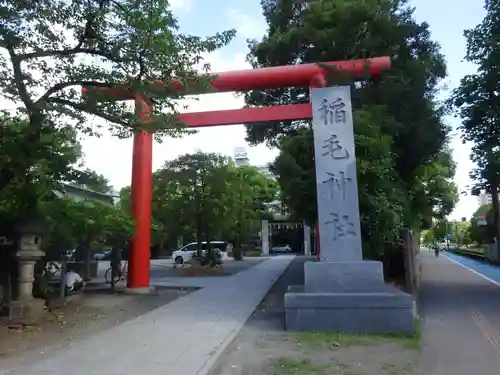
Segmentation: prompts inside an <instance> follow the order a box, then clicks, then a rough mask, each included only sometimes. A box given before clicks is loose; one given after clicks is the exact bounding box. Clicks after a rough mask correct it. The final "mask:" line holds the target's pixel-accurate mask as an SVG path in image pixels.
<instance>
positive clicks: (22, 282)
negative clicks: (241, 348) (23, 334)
mask: <svg viewBox="0 0 500 375" xmlns="http://www.w3.org/2000/svg"><path fill="white" fill-rule="evenodd" d="M14 231H15V234H16V240H17V241H16V243H17V249H18V250H17V253H16V255H17V258H18V261H19V279H18V293H17V298H16V300H15V301H13V306H11V307H12V308H13V309H14V310H17V313H16V314H14V315H16V316H17V317H18V318H36V317H37V316H39V315H40V314H41V313H42V312H43V310H44V303H45V301H44V300H41V299H35V298H33V282H34V281H35V277H34V276H35V275H34V274H35V264H36V262H37V261H38V260H39V259H40V258H42V257H43V256H44V255H45V252H43V251H42V250H41V244H42V234H43V232H44V230H43V227H42V225H41V224H40V222H39V221H38V220H36V219H34V218H30V219H26V220H21V221H20V222H18V224H17V225H16V226H15V227H14Z"/></svg>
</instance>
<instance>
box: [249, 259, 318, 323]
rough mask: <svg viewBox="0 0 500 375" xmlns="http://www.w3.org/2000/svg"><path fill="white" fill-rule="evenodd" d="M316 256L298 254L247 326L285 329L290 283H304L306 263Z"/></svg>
mask: <svg viewBox="0 0 500 375" xmlns="http://www.w3.org/2000/svg"><path fill="white" fill-rule="evenodd" d="M314 260H315V258H314V257H305V256H297V257H295V258H294V259H293V261H292V262H291V263H290V265H289V266H288V267H287V269H286V270H285V272H284V273H283V274H282V275H281V277H280V278H279V279H278V280H277V281H276V283H275V284H274V285H273V287H272V288H271V290H270V291H269V292H268V293H267V295H266V296H265V297H264V299H263V300H262V301H261V303H260V304H259V306H257V308H256V309H255V311H254V313H253V314H252V316H251V317H250V319H248V321H247V322H246V324H245V326H246V327H248V328H253V329H257V330H262V331H284V330H285V308H284V298H285V293H286V292H287V290H288V286H289V285H303V284H304V263H305V262H307V261H314Z"/></svg>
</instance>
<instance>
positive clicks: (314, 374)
mask: <svg viewBox="0 0 500 375" xmlns="http://www.w3.org/2000/svg"><path fill="white" fill-rule="evenodd" d="M329 368H330V366H328V365H319V364H316V363H312V362H311V361H310V360H309V359H292V358H278V359H276V360H273V361H272V362H271V364H270V365H269V367H268V371H267V373H268V374H269V375H291V374H293V375H323V374H325V373H327V372H328V369H329Z"/></svg>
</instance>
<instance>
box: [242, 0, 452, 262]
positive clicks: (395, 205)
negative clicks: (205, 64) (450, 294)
mask: <svg viewBox="0 0 500 375" xmlns="http://www.w3.org/2000/svg"><path fill="white" fill-rule="evenodd" d="M261 4H262V9H263V14H264V17H265V18H266V21H267V23H268V26H269V30H268V33H267V34H266V35H265V36H264V38H263V39H262V40H260V41H251V42H250V45H249V46H250V53H249V55H248V59H249V61H250V62H251V64H252V65H253V66H254V67H264V66H276V65H283V64H298V63H308V62H318V61H332V60H333V61H335V60H347V59H353V58H365V57H366V58H368V57H373V56H387V55H389V56H394V55H397V59H396V60H395V61H394V64H393V68H392V69H390V70H389V71H387V72H385V73H384V74H383V75H382V76H381V77H379V78H377V79H367V80H366V81H364V82H359V83H353V82H351V83H350V84H351V91H352V105H353V109H354V116H355V118H354V124H355V125H354V126H355V133H356V153H357V158H358V159H357V169H358V186H359V194H360V206H361V220H362V230H363V236H364V248H365V251H367V252H368V253H369V254H370V256H378V255H380V252H381V251H383V250H386V249H388V248H391V246H392V247H393V246H394V245H395V244H396V242H397V234H398V233H399V228H400V227H401V226H403V225H404V226H410V227H415V226H417V227H418V226H420V224H421V222H422V221H425V222H427V223H429V222H431V218H432V216H440V217H444V216H445V215H447V214H448V213H450V211H451V210H452V209H453V206H454V204H455V203H456V201H457V200H458V194H457V190H456V186H455V185H454V184H453V182H452V178H453V176H454V173H455V165H454V163H453V161H452V160H451V156H450V153H449V151H448V150H447V149H446V144H447V138H448V132H449V129H448V127H447V126H446V125H445V124H444V122H443V121H442V115H443V110H442V109H441V107H440V103H438V102H437V100H436V99H435V94H436V93H437V91H438V83H439V82H440V80H441V79H442V78H444V77H445V75H446V65H445V62H444V58H443V56H442V54H441V52H440V50H439V46H438V45H437V43H435V42H433V41H432V40H431V38H430V32H429V27H428V25H427V24H426V23H418V22H417V21H415V19H414V17H413V9H412V8H411V7H410V6H409V5H408V2H407V1H404V0H401V1H399V0H363V1H347V0H340V1H339V0H326V1H325V0H322V1H319V0H313V1H308V2H307V3H306V2H284V1H278V0H262V1H261ZM340 78H342V77H340ZM337 83H340V82H339V81H337V80H336V79H335V78H334V77H333V79H332V77H330V82H329V84H332V85H334V84H337ZM245 99H246V103H247V104H248V105H249V106H270V105H278V104H295V103H307V102H309V90H308V88H303V87H297V88H291V89H288V88H287V89H273V90H266V91H253V92H250V93H248V94H247V95H246V96H245ZM310 126H311V124H310V122H309V121H293V122H286V123H272V124H255V125H248V126H247V139H248V140H249V141H250V142H252V143H254V144H255V143H262V142H266V143H268V144H270V145H275V146H278V147H279V148H280V150H281V153H280V155H279V156H278V159H277V160H276V162H275V163H274V166H273V171H274V173H275V174H276V175H277V176H279V177H278V178H279V182H280V187H281V189H282V191H283V196H284V200H285V202H286V203H287V205H288V206H289V207H290V209H291V211H292V213H293V214H294V215H295V216H296V217H297V218H300V219H306V220H307V221H309V222H311V221H314V220H315V218H316V200H315V176H314V159H313V155H314V154H313V145H312V136H311V131H310ZM304 196H305V197H308V198H307V199H303V198H302V197H304Z"/></svg>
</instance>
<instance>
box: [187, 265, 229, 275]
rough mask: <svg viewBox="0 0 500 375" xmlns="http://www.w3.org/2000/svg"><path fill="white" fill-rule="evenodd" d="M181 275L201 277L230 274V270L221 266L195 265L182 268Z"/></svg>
mask: <svg viewBox="0 0 500 375" xmlns="http://www.w3.org/2000/svg"><path fill="white" fill-rule="evenodd" d="M180 273H181V276H185V277H199V276H200V277H201V276H228V275H230V273H229V272H227V271H225V270H223V269H222V268H220V267H202V266H196V265H193V266H191V267H189V268H182V269H181V270H180Z"/></svg>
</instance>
